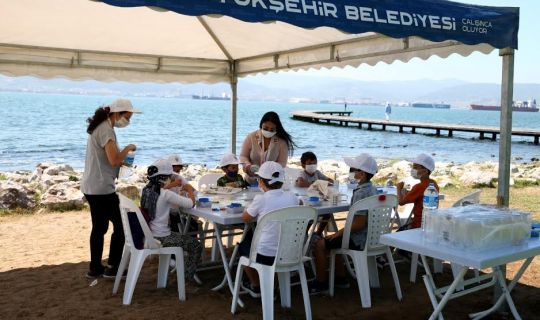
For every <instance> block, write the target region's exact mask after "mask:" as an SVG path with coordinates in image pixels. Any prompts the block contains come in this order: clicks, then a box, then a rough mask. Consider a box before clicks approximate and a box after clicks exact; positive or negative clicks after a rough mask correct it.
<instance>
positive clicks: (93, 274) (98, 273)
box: [86, 269, 103, 279]
mask: <svg viewBox="0 0 540 320" xmlns="http://www.w3.org/2000/svg"><path fill="white" fill-rule="evenodd" d="M101 276H103V270H101V271H97V270H92V269H90V270H88V272H87V273H86V278H87V279H96V278H101Z"/></svg>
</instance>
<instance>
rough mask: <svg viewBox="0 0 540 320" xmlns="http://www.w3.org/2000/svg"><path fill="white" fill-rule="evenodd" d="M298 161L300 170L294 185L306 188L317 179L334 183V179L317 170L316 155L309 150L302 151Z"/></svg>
mask: <svg viewBox="0 0 540 320" xmlns="http://www.w3.org/2000/svg"><path fill="white" fill-rule="evenodd" d="M300 163H301V164H302V168H303V169H304V170H302V172H301V173H300V176H299V177H298V179H296V186H297V187H300V188H307V187H309V186H310V185H311V184H312V183H313V182H315V181H317V180H325V181H328V182H330V183H331V184H332V183H334V180H332V179H330V178H328V177H327V176H325V175H324V174H323V173H322V172H320V171H319V170H317V156H316V155H315V154H314V153H313V152H311V151H308V152H304V153H302V156H301V157H300Z"/></svg>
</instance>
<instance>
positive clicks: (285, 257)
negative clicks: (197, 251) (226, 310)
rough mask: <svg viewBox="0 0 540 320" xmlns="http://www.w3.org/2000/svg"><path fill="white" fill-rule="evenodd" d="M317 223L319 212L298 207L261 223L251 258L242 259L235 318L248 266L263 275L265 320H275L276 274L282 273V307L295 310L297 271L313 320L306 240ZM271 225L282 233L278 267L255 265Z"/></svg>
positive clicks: (308, 316) (268, 216)
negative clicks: (293, 282) (293, 279)
mask: <svg viewBox="0 0 540 320" xmlns="http://www.w3.org/2000/svg"><path fill="white" fill-rule="evenodd" d="M316 221H317V211H316V210H315V209H313V208H310V207H303V206H295V207H287V208H283V209H278V210H275V211H272V212H270V213H268V214H266V215H265V216H264V217H262V218H261V219H260V220H259V221H258V222H257V228H256V229H255V233H254V235H253V241H252V243H251V251H250V254H249V258H248V257H240V260H239V261H238V268H237V270H236V281H235V284H234V291H233V301H232V305H231V312H232V313H233V314H234V313H235V312H236V307H237V303H238V295H239V293H240V284H241V283H242V276H243V269H244V266H247V267H251V268H254V269H255V270H257V273H258V274H259V279H260V288H261V300H262V309H263V319H266V320H272V319H274V295H273V289H274V273H276V272H277V273H278V280H279V289H280V294H281V306H282V307H285V308H290V307H291V278H290V272H291V271H297V272H298V274H299V276H300V284H301V286H302V296H303V298H304V308H305V313H306V319H311V305H310V300H309V291H308V286H307V279H306V273H305V270H304V262H305V261H307V260H308V259H309V258H307V257H306V256H305V253H306V251H307V245H308V244H309V238H310V237H306V233H307V229H308V227H309V223H310V222H312V223H313V227H314V226H315V222H316ZM267 224H277V225H278V227H279V229H280V232H279V239H278V248H277V253H276V258H275V260H274V264H273V265H271V266H267V265H263V264H259V263H257V262H255V261H256V258H257V245H258V243H259V239H260V237H261V235H262V230H263V229H264V227H265V225H267ZM306 238H307V239H306Z"/></svg>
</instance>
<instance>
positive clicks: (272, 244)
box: [246, 189, 300, 257]
mask: <svg viewBox="0 0 540 320" xmlns="http://www.w3.org/2000/svg"><path fill="white" fill-rule="evenodd" d="M299 203H300V201H299V199H298V197H297V196H296V195H295V194H294V193H292V192H290V191H283V190H282V189H277V190H269V191H267V192H265V193H264V194H262V195H257V196H255V198H254V199H253V202H252V203H251V204H250V205H249V207H248V208H247V210H246V211H247V213H248V214H249V215H250V216H252V217H257V221H259V220H260V219H261V218H262V217H264V216H265V215H266V214H267V213H269V212H270V211H274V210H277V209H281V208H286V207H291V206H296V205H298V204H299ZM278 240H279V225H278V224H277V223H269V224H267V225H266V226H265V227H264V229H263V230H262V235H261V238H260V239H259V244H258V246H257V253H259V254H262V255H265V256H269V257H275V256H276V252H277V245H278Z"/></svg>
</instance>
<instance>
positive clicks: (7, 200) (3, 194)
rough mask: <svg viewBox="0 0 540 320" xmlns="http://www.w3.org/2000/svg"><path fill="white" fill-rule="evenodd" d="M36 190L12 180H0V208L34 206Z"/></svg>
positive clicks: (27, 207)
mask: <svg viewBox="0 0 540 320" xmlns="http://www.w3.org/2000/svg"><path fill="white" fill-rule="evenodd" d="M36 195H37V193H36V191H34V190H32V189H29V188H27V187H25V186H23V185H21V184H18V183H15V182H12V181H0V209H14V208H25V209H29V208H34V207H35V206H36V205H37V202H36Z"/></svg>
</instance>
